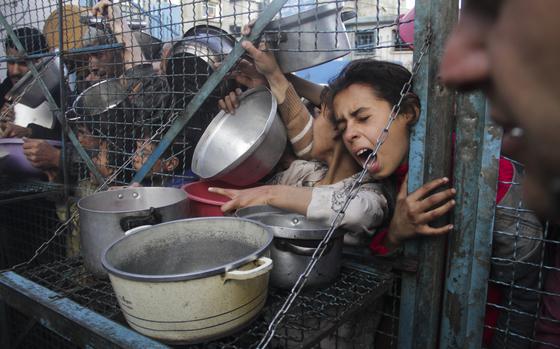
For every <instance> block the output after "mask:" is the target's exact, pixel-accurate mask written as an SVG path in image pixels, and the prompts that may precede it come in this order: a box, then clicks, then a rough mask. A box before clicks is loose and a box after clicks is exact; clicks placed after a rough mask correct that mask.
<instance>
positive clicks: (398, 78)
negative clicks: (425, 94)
mask: <svg viewBox="0 0 560 349" xmlns="http://www.w3.org/2000/svg"><path fill="white" fill-rule="evenodd" d="M410 76H411V73H410V72H409V71H408V69H406V68H405V67H403V66H401V65H398V64H395V63H391V62H385V61H377V60H375V59H370V58H364V59H357V60H354V61H352V62H350V63H349V64H348V65H347V66H346V67H344V69H343V70H342V71H341V72H340V74H339V75H338V76H337V77H335V78H334V79H332V80H331V81H330V82H329V87H330V93H329V95H330V96H329V97H330V98H329V104H331V105H332V101H333V99H334V98H335V96H336V95H337V94H338V93H340V92H341V91H343V90H345V89H346V88H348V87H349V86H350V85H352V84H356V83H359V84H365V85H368V86H370V87H371V88H372V89H373V90H374V91H375V93H376V95H377V97H379V98H382V99H384V100H386V101H387V102H388V103H389V104H390V105H391V107H392V106H394V105H395V104H397V103H398V101H399V99H400V96H401V90H402V88H403V86H404V84H406V83H407V82H408V81H409V80H410ZM416 108H418V109H420V99H419V98H418V96H417V95H416V94H414V93H412V92H409V93H408V94H407V95H406V96H405V97H404V99H403V101H402V103H401V109H400V113H401V114H402V113H412V114H415V115H414V116H415V118H416V117H417V116H418V115H416Z"/></svg>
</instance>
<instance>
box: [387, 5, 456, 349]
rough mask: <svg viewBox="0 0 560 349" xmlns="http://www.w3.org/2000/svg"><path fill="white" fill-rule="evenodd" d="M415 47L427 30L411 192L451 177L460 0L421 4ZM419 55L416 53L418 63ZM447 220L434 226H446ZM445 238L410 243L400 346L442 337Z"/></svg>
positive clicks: (423, 345)
mask: <svg viewBox="0 0 560 349" xmlns="http://www.w3.org/2000/svg"><path fill="white" fill-rule="evenodd" d="M415 8H416V15H415V24H414V27H415V30H414V31H415V40H414V41H415V47H416V48H417V49H418V48H420V47H422V43H423V42H424V40H425V36H426V32H427V30H428V28H429V27H430V28H431V31H432V33H433V37H432V44H431V46H430V49H429V51H428V52H427V54H426V55H425V56H424V59H423V61H422V65H421V66H420V70H419V71H418V74H417V76H416V78H415V81H414V87H415V92H416V93H417V94H418V96H419V97H420V101H421V104H422V113H421V115H420V120H419V121H418V123H417V124H416V125H415V127H414V130H413V132H412V135H411V143H410V156H409V166H410V170H409V177H408V187H409V192H412V191H414V190H415V189H417V188H419V187H420V186H421V185H422V184H423V183H425V182H427V181H429V180H432V179H435V178H439V177H443V176H448V177H449V175H450V171H451V157H452V153H451V152H452V143H451V138H452V137H451V136H452V131H453V116H452V115H453V97H454V92H453V91H450V90H448V89H447V88H445V87H444V86H443V85H441V83H440V82H438V79H437V74H438V68H439V63H440V59H441V56H442V53H443V47H444V44H445V39H446V37H447V35H448V34H449V32H450V31H451V28H452V27H453V25H454V24H455V22H456V21H457V16H458V12H459V5H458V0H416V4H415ZM418 53H419V52H417V51H416V52H414V56H415V59H417V57H418V56H417V55H418ZM446 223H447V219H442V220H439V221H438V222H435V225H437V226H441V225H444V224H446ZM445 244H446V237H445V236H440V237H424V238H420V239H417V240H415V241H410V242H408V243H407V244H405V251H404V253H405V256H407V257H411V258H415V259H417V260H418V271H417V273H416V274H403V278H402V289H401V305H400V315H399V340H398V342H399V344H398V346H399V348H401V349H408V348H422V349H428V348H435V346H436V344H437V338H438V336H439V333H438V332H439V326H440V313H441V311H440V309H441V297H442V287H443V276H444V265H445V264H444V263H445Z"/></svg>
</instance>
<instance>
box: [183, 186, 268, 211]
mask: <svg viewBox="0 0 560 349" xmlns="http://www.w3.org/2000/svg"><path fill="white" fill-rule="evenodd" d="M257 185H258V184H257ZM257 185H253V186H248V187H239V186H234V185H231V184H229V183H224V182H220V181H197V182H192V183H187V184H185V185H183V186H182V187H181V189H183V190H184V191H185V192H186V193H187V197H188V198H189V200H190V205H189V206H190V207H189V212H188V214H189V217H217V216H223V215H224V213H223V212H222V210H220V206H222V205H223V204H225V203H226V202H228V201H229V198H228V197H226V196H223V195H220V194H216V193H211V192H209V191H208V188H210V187H218V188H227V189H247V188H250V187H254V186H257Z"/></svg>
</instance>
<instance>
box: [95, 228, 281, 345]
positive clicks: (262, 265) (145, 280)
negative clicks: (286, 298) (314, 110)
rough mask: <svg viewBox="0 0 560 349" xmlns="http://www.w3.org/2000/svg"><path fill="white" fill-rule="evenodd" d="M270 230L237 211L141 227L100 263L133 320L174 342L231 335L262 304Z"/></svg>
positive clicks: (150, 333)
mask: <svg viewBox="0 0 560 349" xmlns="http://www.w3.org/2000/svg"><path fill="white" fill-rule="evenodd" d="M271 242H272V233H271V232H270V231H269V230H268V229H267V228H266V227H264V226H263V225H261V224H258V223H255V222H251V221H248V220H245V219H240V218H233V217H227V218H226V217H207V218H194V219H185V220H179V221H174V222H168V223H163V224H159V225H156V226H153V227H148V228H137V232H134V233H132V234H130V235H128V236H126V237H124V238H122V239H121V240H119V241H117V242H115V243H114V244H112V245H111V246H110V247H109V248H108V249H107V250H106V252H105V253H104V255H103V266H104V267H105V268H107V271H108V272H109V278H110V279H111V284H112V285H113V289H114V290H115V294H116V296H117V299H118V301H119V305H120V306H121V309H122V311H123V313H124V316H125V318H126V320H127V322H128V323H129V325H130V326H131V327H132V328H134V329H135V330H137V331H138V332H140V333H142V334H144V335H147V336H150V337H153V338H157V339H159V340H162V341H165V342H170V343H174V344H189V343H198V342H204V341H208V340H211V339H216V338H220V337H223V336H226V335H228V334H230V333H232V332H234V331H236V330H239V329H241V328H243V327H244V326H246V325H247V323H249V322H250V321H251V320H253V319H254V318H256V317H257V316H258V314H259V312H260V310H261V309H262V307H263V306H264V304H265V301H266V297H267V290H268V275H269V272H270V270H271V269H272V261H271V260H270V259H269V258H267V256H268V255H269V252H268V248H269V246H270V244H271Z"/></svg>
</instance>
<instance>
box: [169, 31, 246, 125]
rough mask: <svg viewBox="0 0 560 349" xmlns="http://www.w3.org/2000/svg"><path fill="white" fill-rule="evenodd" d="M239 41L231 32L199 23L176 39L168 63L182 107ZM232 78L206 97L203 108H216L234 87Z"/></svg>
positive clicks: (177, 97)
mask: <svg viewBox="0 0 560 349" xmlns="http://www.w3.org/2000/svg"><path fill="white" fill-rule="evenodd" d="M235 43H236V40H235V38H234V37H233V36H231V35H229V34H228V33H227V32H225V31H223V30H221V29H220V28H216V27H213V26H210V25H197V26H194V27H192V28H191V29H189V30H188V31H187V32H186V33H185V35H184V39H183V40H181V41H178V42H176V43H175V44H174V45H173V48H172V50H171V53H170V57H169V59H168V61H167V63H166V65H165V67H166V68H165V70H166V71H165V72H166V74H167V80H168V82H169V85H170V86H171V88H172V90H173V91H174V94H175V100H177V101H179V105H178V107H185V106H186V104H187V103H188V102H189V101H190V100H191V99H192V98H193V97H194V95H195V94H196V93H197V92H198V91H199V90H200V87H202V85H203V84H204V83H205V82H206V80H207V79H208V77H209V76H210V75H211V74H212V73H213V72H214V70H215V67H216V65H218V64H220V63H221V62H222V61H223V60H224V59H225V57H226V56H227V55H228V54H229V53H230V52H231V50H232V49H233V47H234V46H235ZM233 88H234V85H233V84H232V83H231V82H230V81H229V80H227V79H226V80H224V81H222V82H221V83H220V84H219V85H218V86H217V87H216V89H214V91H213V92H212V94H211V96H210V98H208V99H207V100H206V102H205V103H204V105H203V107H202V109H204V110H208V109H211V110H215V111H214V113H213V114H215V113H216V112H217V108H216V105H217V101H218V99H220V98H221V97H222V96H223V95H225V94H226V93H228V92H229V91H231V90H233Z"/></svg>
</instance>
